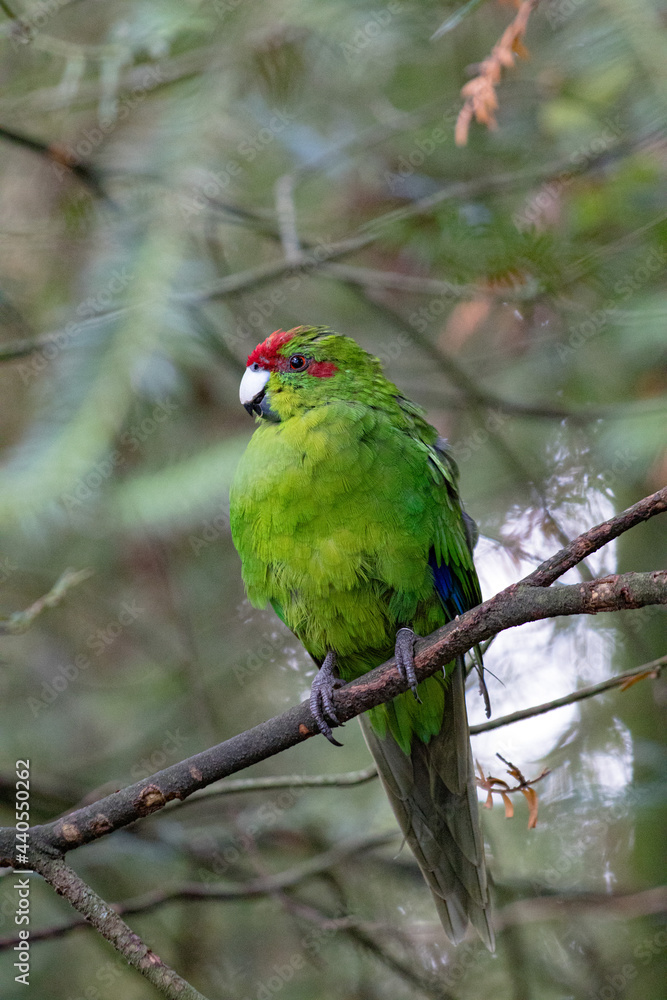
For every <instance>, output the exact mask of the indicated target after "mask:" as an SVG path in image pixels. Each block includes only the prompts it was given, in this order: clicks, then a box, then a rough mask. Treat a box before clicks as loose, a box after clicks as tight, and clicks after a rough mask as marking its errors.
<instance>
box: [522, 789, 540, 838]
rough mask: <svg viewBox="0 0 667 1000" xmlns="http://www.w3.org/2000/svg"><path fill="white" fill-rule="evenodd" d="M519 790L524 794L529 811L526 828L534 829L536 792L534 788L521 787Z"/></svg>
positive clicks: (535, 823)
mask: <svg viewBox="0 0 667 1000" xmlns="http://www.w3.org/2000/svg"><path fill="white" fill-rule="evenodd" d="M520 792H521V794H522V795H525V796H526V800H527V802H528V805H529V807H530V812H529V815H528V829H529V830H534V829H535V827H536V826H537V807H538V801H537V792H536V791H535V789H534V788H521V789H520Z"/></svg>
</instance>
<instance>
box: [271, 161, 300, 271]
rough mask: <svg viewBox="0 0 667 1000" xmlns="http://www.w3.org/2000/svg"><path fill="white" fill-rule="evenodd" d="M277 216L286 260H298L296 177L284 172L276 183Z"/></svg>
mask: <svg viewBox="0 0 667 1000" xmlns="http://www.w3.org/2000/svg"><path fill="white" fill-rule="evenodd" d="M275 195H276V218H277V220H278V228H279V230H280V242H281V243H282V245H283V250H284V251H285V260H288V261H294V260H298V259H299V256H300V254H301V245H300V243H299V232H298V228H297V222H296V206H295V204H294V177H293V176H292V174H283V176H282V177H279V178H278V180H277V181H276V184H275Z"/></svg>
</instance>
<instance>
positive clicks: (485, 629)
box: [0, 488, 667, 868]
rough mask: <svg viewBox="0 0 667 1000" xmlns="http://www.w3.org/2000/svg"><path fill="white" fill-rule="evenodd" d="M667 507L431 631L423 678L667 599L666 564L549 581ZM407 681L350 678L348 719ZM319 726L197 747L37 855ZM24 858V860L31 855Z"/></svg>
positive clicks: (384, 674)
mask: <svg viewBox="0 0 667 1000" xmlns="http://www.w3.org/2000/svg"><path fill="white" fill-rule="evenodd" d="M666 508H667V488H665V489H664V490H661V491H658V492H657V493H655V494H653V496H651V497H647V498H645V499H644V500H642V501H641V502H640V503H638V504H635V505H634V506H633V507H630V508H629V509H628V510H627V511H625V512H624V513H622V514H620V515H618V516H616V517H614V518H611V519H610V520H609V521H606V522H604V523H603V524H601V525H597V526H596V527H594V528H591V529H590V530H589V531H588V532H585V533H584V534H583V535H580V536H579V537H578V538H576V539H574V541H572V542H571V543H570V544H569V545H568V546H566V547H565V548H564V549H563V550H561V552H559V553H557V554H556V555H555V556H554V557H552V558H551V559H548V560H547V561H546V562H545V563H543V564H542V566H540V567H538V569H537V570H535V571H534V572H533V573H531V574H530V575H529V576H527V577H526V578H525V579H524V580H523V581H520V582H519V583H517V584H512V585H511V586H510V587H508V588H506V589H505V590H503V591H501V592H500V593H499V594H496V596H495V597H493V598H491V600H489V601H486V602H485V603H484V604H481V605H478V606H477V607H475V608H472V609H471V610H470V611H468V612H466V614H464V615H461V616H460V617H459V618H457V619H456V620H455V621H453V622H449V623H448V624H447V625H445V626H444V627H443V628H441V629H439V630H438V631H437V632H434V633H433V634H432V635H431V636H429V637H428V639H425V640H422V641H421V642H420V643H419V644H418V646H417V651H416V657H415V668H416V673H417V678H418V680H424V679H425V678H426V677H429V676H431V675H432V674H434V673H436V672H437V671H438V670H441V669H442V665H443V664H444V663H448V662H450V661H451V660H452V659H454V657H456V656H459V655H462V654H464V653H465V652H467V651H468V650H469V649H471V648H472V647H473V646H474V645H476V644H477V643H480V642H483V641H484V640H485V639H488V638H490V637H491V636H492V635H496V634H497V633H498V632H501V631H503V630H505V629H508V628H513V627H515V626H517V625H522V624H524V623H526V622H530V621H540V620H542V619H545V618H551V617H556V616H560V615H575V614H598V613H599V612H602V611H621V610H626V609H631V608H641V607H646V606H648V605H653V604H667V571H664V570H663V571H653V572H650V573H626V574H624V575H620V576H619V575H616V576H609V577H606V578H604V579H601V580H593V581H590V582H586V583H580V584H576V585H572V586H559V587H555V588H549V589H545V588H546V585H547V584H548V583H550V582H552V581H553V580H555V579H556V578H557V577H558V576H559V575H560V574H561V573H564V572H565V571H566V570H567V569H569V568H571V567H572V566H573V565H575V564H576V563H577V562H578V561H580V560H581V559H583V558H584V557H585V556H586V555H588V554H589V553H590V552H593V551H595V550H596V549H597V548H599V547H600V546H601V545H603V544H605V542H606V541H608V540H609V539H611V538H615V537H617V535H619V534H620V533H621V532H622V531H625V530H627V529H628V528H629V527H631V526H632V525H633V524H637V523H639V522H640V521H642V520H646V519H647V518H649V517H652V516H654V515H655V514H658V513H661V512H663V511H664V510H665V509H666ZM405 690H406V685H405V683H404V682H403V681H402V679H401V677H400V675H399V672H398V670H397V669H396V664H395V661H394V660H393V659H391V660H389V661H387V663H385V664H383V665H382V666H380V667H377V668H375V669H374V670H372V671H370V672H369V673H368V674H365V675H364V676H363V677H360V678H358V679H357V680H356V681H353V682H352V683H350V684H347V685H345V686H344V687H343V688H341V689H340V690H339V691H337V692H336V695H335V703H336V711H337V713H338V716H339V718H340V719H341V721H342V722H346V721H348V720H349V719H352V718H354V716H356V715H360V714H361V713H362V712H365V711H367V710H368V709H369V708H372V707H374V706H375V705H379V704H381V703H382V702H386V701H390V700H391V699H392V698H394V697H395V696H396V695H397V694H400V693H402V692H403V691H405ZM316 733H317V728H316V724H315V722H314V720H313V718H312V716H311V714H310V711H309V709H308V705H307V704H306V703H304V704H301V705H297V706H294V707H293V708H291V709H289V710H288V711H287V712H285V713H283V714H282V715H281V716H278V717H277V718H274V719H271V720H270V721H268V722H264V723H261V724H260V725H259V726H255V727H254V728H253V729H250V730H247V731H246V732H243V733H240V734H239V735H237V736H234V737H232V738H231V739H229V740H227V741H226V742H225V743H221V744H218V746H215V747H212V748H210V749H209V750H205V751H203V752H202V753H199V754H195V755H194V756H193V757H190V758H189V759H187V760H184V761H181V762H180V763H178V764H174V765H172V766H171V767H168V768H166V769H165V770H163V771H159V772H158V773H157V774H154V775H152V776H150V777H148V778H144V779H143V780H141V781H139V782H136V783H135V784H133V785H130V786H128V787H127V788H124V789H121V790H120V791H118V792H115V793H113V794H111V795H108V796H106V797H105V798H103V799H101V800H99V801H97V802H94V803H91V804H89V805H86V806H83V807H82V808H80V809H77V810H75V811H73V812H71V813H69V814H68V815H66V816H64V817H61V818H60V819H58V820H56V821H55V822H52V823H47V824H44V825H41V826H34V827H31V829H30V843H29V846H28V853H27V856H28V860H29V862H31V863H32V864H33V867H35V868H37V861H38V860H39V859H43V858H44V856H47V857H53V856H54V854H58V853H63V854H64V853H66V852H67V851H70V850H73V849H74V848H76V847H80V846H81V845H82V844H86V843H90V842H91V841H93V840H97V839H99V838H100V837H102V836H104V835H105V834H108V833H111V832H112V831H113V830H118V829H121V828H122V827H124V826H127V825H128V824H129V823H132V822H134V821H135V820H137V819H139V818H141V817H143V816H147V815H149V814H150V813H152V812H156V811H157V810H159V809H162V808H163V807H164V806H165V805H166V804H167V802H169V801H171V800H172V799H180V800H183V799H185V798H187V797H188V796H189V795H191V794H192V793H193V792H194V791H196V790H198V789H200V788H203V787H205V786H206V785H210V784H211V783H212V782H214V781H218V780H220V779H221V778H224V777H227V776H228V775H230V774H234V773H236V772H237V771H240V770H242V769H243V768H246V767H249V766H250V765H251V764H255V763H258V762H259V761H261V760H266V759H267V758H268V757H271V756H274V755H275V754H277V753H280V752H281V751H282V750H286V749H288V748H289V747H292V746H295V745H296V744H298V743H301V742H303V741H304V740H306V739H308V738H309V737H310V736H314V735H316ZM14 855H15V842H14V829H13V828H12V827H9V828H3V829H0V865H4V866H11V865H13V864H14V861H15V856H14ZM23 867H25V862H23Z"/></svg>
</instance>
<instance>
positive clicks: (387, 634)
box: [230, 326, 493, 948]
mask: <svg viewBox="0 0 667 1000" xmlns="http://www.w3.org/2000/svg"><path fill="white" fill-rule="evenodd" d="M240 397H241V402H242V403H243V405H244V406H245V407H246V409H247V410H248V412H249V413H255V414H256V415H257V418H258V419H257V427H256V430H255V432H254V434H253V436H252V438H251V439H250V442H249V444H248V447H247V449H246V451H245V454H244V455H243V457H242V459H241V462H240V464H239V466H238V469H237V471H236V475H235V478H234V483H233V486H232V490H231V498H230V502H231V528H232V537H233V539H234V544H235V546H236V548H237V550H238V552H239V555H240V557H241V561H242V565H243V579H244V582H245V586H246V589H247V592H248V597H249V599H250V601H251V602H252V603H253V604H254V605H256V606H259V607H263V606H264V605H266V603H267V602H270V603H271V605H272V607H273V608H274V610H275V611H276V613H277V614H278V616H279V617H280V618H281V619H282V621H283V622H284V623H285V624H286V625H287V626H288V628H290V629H291V630H292V632H293V633H294V634H295V635H296V636H297V637H298V639H299V640H300V641H301V642H302V643H303V645H304V646H305V648H306V650H307V651H308V652H309V653H310V655H311V656H312V657H313V659H314V660H315V662H316V663H317V664H318V666H319V667H320V669H319V671H318V674H317V675H316V678H315V680H314V681H313V686H312V692H311V709H312V711H313V715H314V717H315V719H316V720H317V723H318V726H319V728H320V730H321V732H322V733H323V734H324V735H325V736H327V738H329V739H330V740H331V741H332V742H335V741H334V740H333V736H332V732H331V723H334V724H335V723H337V721H338V720H337V719H336V717H335V712H334V708H333V703H332V700H331V692H332V690H333V688H334V687H335V685H336V684H337V683H340V681H341V680H343V681H349V680H351V679H353V678H355V677H359V676H360V675H361V674H364V673H366V672H367V671H368V670H371V669H372V668H373V667H376V666H378V665H379V664H380V663H383V662H384V661H385V660H387V659H389V657H391V656H392V655H394V653H396V659H397V663H398V666H399V669H400V670H401V672H402V673H403V675H404V677H405V679H406V681H407V682H411V687H412V688H413V692H412V693H411V692H410V691H407V692H406V693H405V694H401V695H399V696H398V697H396V698H394V699H393V701H391V702H389V703H388V704H384V705H380V706H378V707H377V708H374V709H372V710H371V711H369V712H367V713H366V714H365V715H364V716H362V717H361V723H362V728H363V730H364V735H365V737H366V741H367V743H368V746H369V748H370V750H371V753H372V755H373V757H374V758H375V762H376V764H377V767H378V771H379V773H380V777H381V779H382V782H383V785H384V788H385V790H386V792H387V795H388V796H389V800H390V802H391V805H392V808H393V810H394V813H395V814H396V817H397V819H398V822H399V824H400V827H401V829H402V831H403V834H404V836H405V838H406V840H407V842H408V844H409V845H410V847H411V848H412V850H413V852H414V854H415V856H416V858H417V861H418V862H419V866H420V868H421V870H422V872H423V874H424V877H425V878H426V881H427V883H428V885H429V887H430V889H431V891H432V893H433V896H434V899H435V903H436V906H437V909H438V913H439V915H440V919H441V920H442V924H443V926H444V929H445V931H446V933H447V934H448V936H449V937H450V938H451V939H452V940H453V941H455V942H457V941H459V940H461V938H462V937H463V936H464V935H465V933H466V930H467V927H468V922H469V921H470V922H471V923H472V924H473V925H474V926H475V927H476V929H477V931H478V932H479V934H480V936H481V937H482V939H483V940H484V941H485V943H486V944H487V945H488V947H489V948H493V932H492V930H491V927H490V925H489V919H488V916H489V911H488V905H489V903H488V892H487V883H486V872H485V866H484V845H483V841H482V837H481V833H480V826H479V814H478V803H477V790H476V785H475V774H474V768H473V761H472V754H471V750H470V738H469V732H468V721H467V715H466V705H465V695H464V672H463V663H462V660H457V661H455V662H452V663H449V664H447V665H446V666H445V667H444V669H443V672H442V674H438V675H435V676H433V677H429V678H428V679H427V680H425V681H422V682H421V683H420V684H418V685H417V684H416V680H415V676H414V662H413V647H414V640H415V634H422V635H427V634H428V633H430V632H433V631H434V629H436V628H439V627H440V626H441V625H444V624H445V623H446V622H448V621H450V620H451V619H452V618H454V617H455V616H456V615H457V614H461V613H462V612H464V611H466V610H467V609H468V608H470V607H473V606H474V605H475V604H478V603H479V602H480V601H481V595H480V589H479V582H478V579H477V573H476V572H475V567H474V564H473V558H472V548H473V545H474V541H475V535H476V529H475V526H474V523H473V522H472V520H471V519H470V518H469V517H468V516H467V515H466V514H464V513H463V511H462V508H461V502H460V500H459V495H458V490H457V469H456V465H455V463H454V461H453V459H452V457H451V456H450V455H449V453H448V451H447V448H446V445H445V442H444V440H443V439H442V438H440V437H438V433H437V431H436V430H435V428H434V427H432V426H431V425H430V424H428V423H427V422H426V420H425V419H424V415H423V412H422V410H421V409H420V408H419V407H418V406H416V405H415V404H414V403H411V402H410V401H409V400H408V399H406V398H405V397H404V396H402V395H401V393H400V391H399V390H398V389H397V388H396V386H395V385H393V384H392V383H391V382H389V381H388V380H387V379H386V378H385V376H384V374H383V372H382V368H381V365H380V362H379V361H378V360H377V358H374V357H372V356H371V355H370V354H368V353H367V352H366V351H364V350H362V349H361V348H360V347H359V346H358V344H356V343H355V341H353V340H351V339H350V338H349V337H343V336H340V335H339V334H336V333H334V332H333V331H332V330H330V329H328V328H327V327H322V326H318V327H306V326H302V327H296V328H295V329H293V330H289V331H287V332H284V331H281V330H278V331H276V332H275V333H272V334H271V336H270V337H268V339H267V340H265V341H264V343H262V344H260V345H259V346H258V347H256V348H255V350H254V351H253V352H252V354H251V355H250V356H249V358H248V366H247V368H246V372H245V375H244V376H243V380H242V382H241V390H240Z"/></svg>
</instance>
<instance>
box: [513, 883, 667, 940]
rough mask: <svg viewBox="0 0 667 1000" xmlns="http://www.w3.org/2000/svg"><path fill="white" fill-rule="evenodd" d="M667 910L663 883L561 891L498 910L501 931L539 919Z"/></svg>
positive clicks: (625, 916)
mask: <svg viewBox="0 0 667 1000" xmlns="http://www.w3.org/2000/svg"><path fill="white" fill-rule="evenodd" d="M665 912H667V886H663V885H659V886H656V887H655V888H652V889H644V890H642V891H641V892H629V893H614V894H613V895H610V894H609V893H606V892H605V893H594V892H580V893H579V892H574V893H557V894H553V895H548V896H533V897H531V898H529V899H519V900H517V901H516V902H514V903H509V904H508V905H507V906H504V907H503V908H502V909H501V910H499V911H498V912H497V913H496V916H495V926H496V929H497V930H498V931H502V930H503V929H504V928H505V927H508V926H510V925H512V924H525V923H533V922H534V921H536V920H561V919H562V918H563V915H564V914H565V913H567V914H568V915H570V914H571V915H573V916H577V915H582V916H583V915H594V916H600V917H607V916H609V917H619V918H621V919H624V920H630V919H632V918H634V917H647V916H653V915H655V914H661V913H665Z"/></svg>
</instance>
